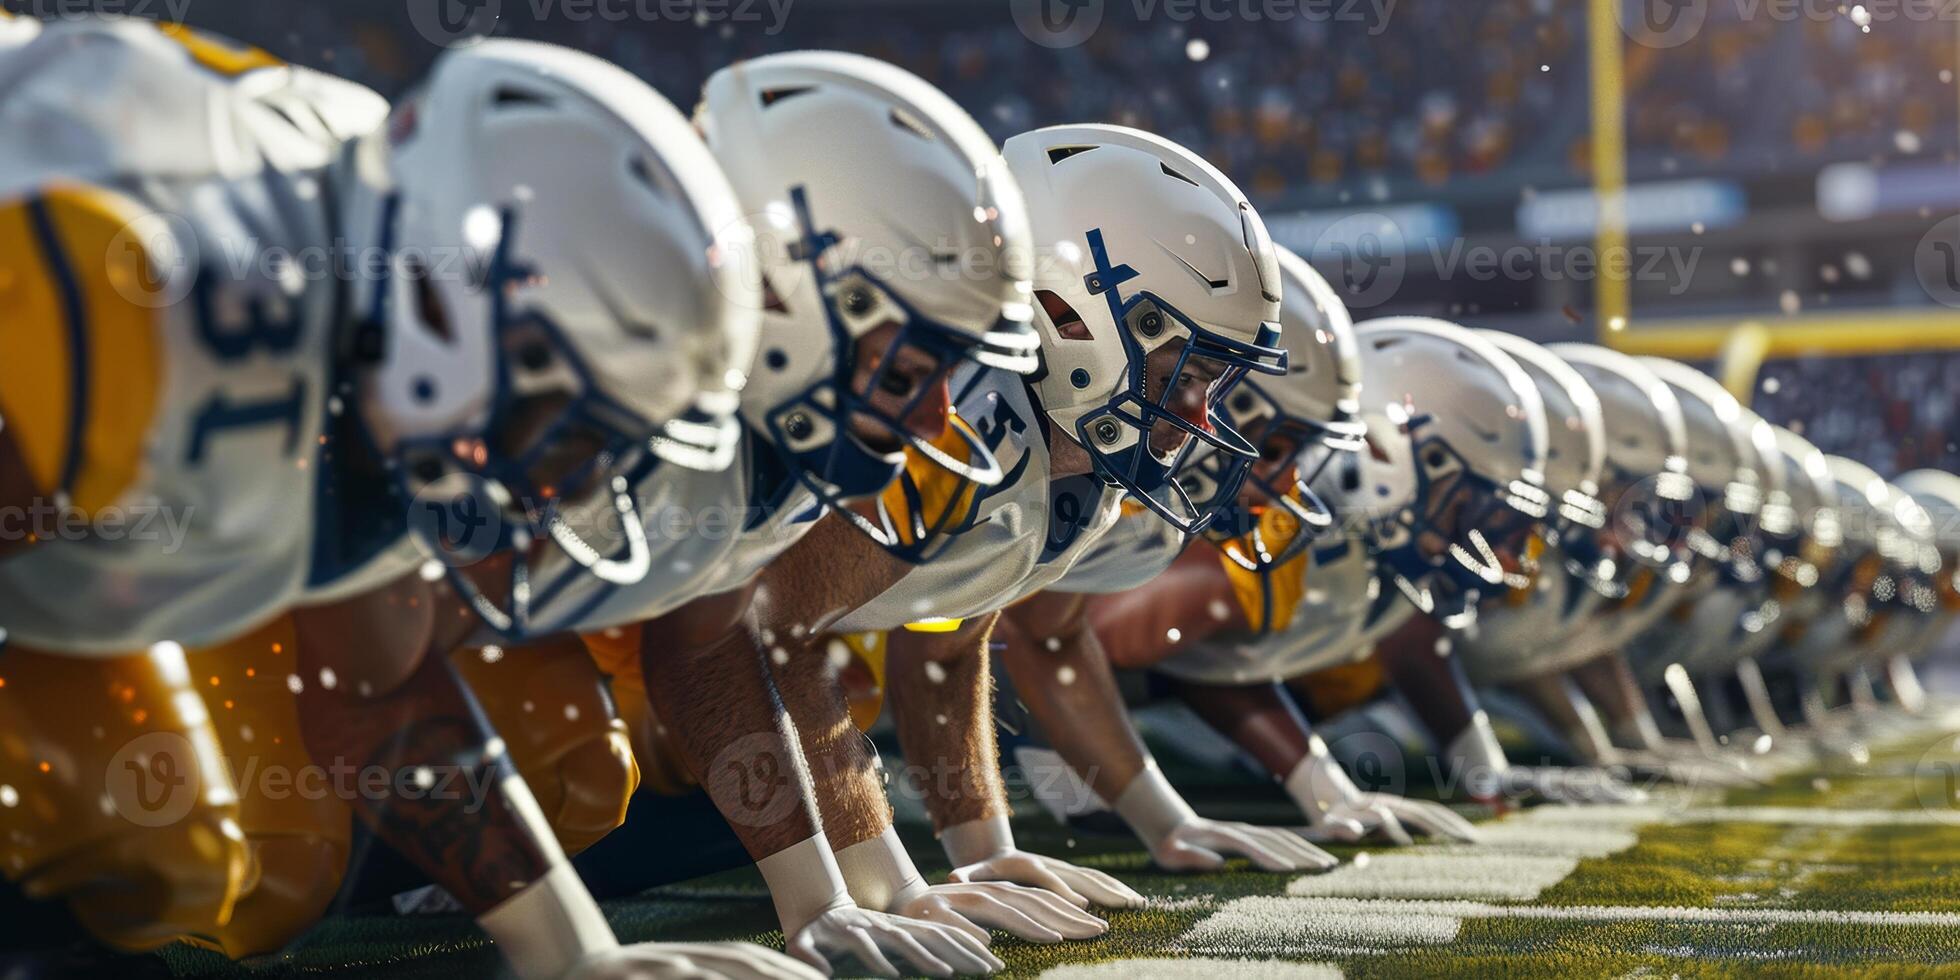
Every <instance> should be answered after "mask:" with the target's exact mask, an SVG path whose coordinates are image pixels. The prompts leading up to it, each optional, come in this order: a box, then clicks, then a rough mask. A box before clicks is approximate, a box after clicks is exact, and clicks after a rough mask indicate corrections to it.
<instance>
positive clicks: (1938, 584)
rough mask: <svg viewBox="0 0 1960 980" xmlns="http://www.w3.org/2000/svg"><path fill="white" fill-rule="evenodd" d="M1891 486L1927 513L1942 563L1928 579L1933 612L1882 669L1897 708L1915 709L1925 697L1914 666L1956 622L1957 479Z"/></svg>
mask: <svg viewBox="0 0 1960 980" xmlns="http://www.w3.org/2000/svg"><path fill="white" fill-rule="evenodd" d="M1893 486H1896V487H1898V488H1899V489H1900V490H1903V491H1905V492H1906V493H1908V494H1910V495H1911V496H1912V499H1913V500H1914V501H1916V502H1917V503H1918V504H1919V506H1920V507H1922V508H1924V509H1925V511H1926V516H1927V519H1928V520H1930V521H1931V522H1932V524H1931V532H1932V538H1933V541H1934V543H1935V546H1936V547H1937V548H1938V549H1939V553H1940V556H1941V559H1942V566H1941V571H1940V573H1939V574H1937V575H1933V576H1930V579H1931V585H1932V588H1933V589H1934V590H1935V592H1936V593H1937V595H1938V604H1937V607H1936V608H1935V609H1934V610H1933V612H1932V613H1931V614H1930V615H1928V616H1927V617H1926V620H1925V622H1924V624H1923V625H1922V626H1921V628H1920V630H1919V631H1918V632H1917V633H1916V634H1915V635H1914V636H1913V637H1912V639H1910V640H1908V641H1907V642H1905V643H1903V644H1901V647H1900V649H1899V652H1898V654H1897V655H1896V656H1894V657H1892V658H1890V659H1889V660H1888V661H1887V663H1886V664H1885V670H1886V674H1887V679H1888V681H1889V683H1890V684H1891V686H1892V689H1893V693H1894V696H1895V698H1896V699H1897V700H1898V702H1899V703H1900V704H1901V705H1904V706H1906V707H1908V708H1911V709H1913V710H1918V709H1919V708H1921V707H1923V706H1924V704H1925V701H1926V698H1925V693H1924V691H1923V690H1922V689H1921V688H1920V686H1919V682H1918V679H1917V672H1916V670H1915V668H1914V663H1915V662H1916V661H1919V660H1922V659H1924V658H1926V657H1927V656H1929V655H1931V654H1933V653H1935V652H1937V651H1939V650H1940V649H1942V645H1943V644H1944V643H1945V642H1946V640H1947V637H1948V635H1949V634H1950V633H1951V632H1952V628H1953V623H1954V621H1955V619H1956V618H1960V476H1955V475H1953V474H1952V473H1948V472H1945V471H1944V470H1930V469H1928V470H1913V471H1912V472H1910V473H1907V474H1905V475H1903V476H1901V477H1899V478H1898V479H1897V480H1894V481H1893Z"/></svg>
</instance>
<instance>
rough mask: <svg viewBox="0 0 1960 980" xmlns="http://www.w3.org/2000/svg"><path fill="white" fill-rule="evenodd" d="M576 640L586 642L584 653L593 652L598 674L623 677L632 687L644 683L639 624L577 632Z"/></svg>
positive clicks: (593, 660)
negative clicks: (641, 666) (641, 667)
mask: <svg viewBox="0 0 1960 980" xmlns="http://www.w3.org/2000/svg"><path fill="white" fill-rule="evenodd" d="M579 639H581V640H584V641H585V652H586V653H589V654H591V655H592V662H593V663H595V664H597V665H598V666H599V672H600V673H602V674H605V675H606V676H608V677H612V678H624V679H625V680H626V681H627V682H628V683H630V684H632V685H633V686H635V687H640V686H643V683H644V682H643V681H641V679H640V624H638V623H634V624H632V625H630V626H615V627H612V628H611V629H604V630H597V631H594V632H591V633H580V634H579Z"/></svg>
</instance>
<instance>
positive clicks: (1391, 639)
mask: <svg viewBox="0 0 1960 980" xmlns="http://www.w3.org/2000/svg"><path fill="white" fill-rule="evenodd" d="M1442 639H1443V627H1442V625H1441V624H1439V623H1437V622H1436V621H1435V620H1434V619H1431V618H1429V617H1428V616H1416V617H1414V618H1412V619H1410V620H1409V621H1408V623H1406V624H1405V625H1403V626H1402V628H1401V629H1398V630H1396V631H1395V632H1394V633H1392V634H1390V635H1389V636H1387V637H1385V638H1383V639H1382V641H1381V642H1380V643H1378V644H1376V647H1375V656H1377V657H1380V658H1381V662H1382V666H1383V667H1384V668H1386V669H1387V671H1388V675H1389V677H1390V678H1391V679H1392V680H1393V681H1394V682H1395V686H1396V688H1397V689H1398V690H1400V691H1401V692H1402V696H1403V697H1404V698H1406V699H1408V702H1409V705H1410V707H1411V708H1413V709H1414V710H1415V713H1416V716H1417V717H1418V718H1420V719H1421V720H1422V722H1423V724H1424V725H1427V726H1428V727H1429V731H1430V734H1432V735H1434V736H1435V737H1436V741H1437V744H1439V745H1448V744H1450V743H1451V742H1452V741H1453V740H1455V739H1456V737H1457V736H1458V735H1460V734H1462V733H1463V731H1464V730H1465V729H1467V728H1469V727H1470V724H1471V722H1472V721H1473V720H1475V718H1476V715H1477V711H1478V710H1479V705H1478V703H1477V695H1476V692H1475V691H1473V690H1471V688H1470V683H1469V680H1468V679H1467V678H1466V677H1465V676H1464V674H1463V667H1462V665H1461V664H1459V663H1457V662H1456V658H1454V657H1449V656H1443V655H1440V654H1439V653H1438V649H1439V648H1438V642H1439V641H1440V640H1442Z"/></svg>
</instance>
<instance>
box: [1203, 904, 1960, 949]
mask: <svg viewBox="0 0 1960 980" xmlns="http://www.w3.org/2000/svg"><path fill="white" fill-rule="evenodd" d="M1500 918H1502V919H1537V920H1547V921H1554V922H1602V923H1605V922H1655V923H1662V924H1666V925H1716V926H1737V927H1763V926H1779V925H1846V926H1868V927H1870V926H1885V927H1890V926H1924V927H1931V928H1940V929H1953V928H1960V914H1955V913H1949V912H1841V911H1835V910H1830V909H1733V908H1681V907H1676V906H1648V905H1639V906H1608V905H1562V906H1548V905H1498V904H1492V903H1489V902H1462V901H1428V900H1404V899H1352V898H1279V897H1258V898H1242V899H1238V900H1237V901H1234V902H1231V903H1229V904H1227V905H1226V906H1225V907H1224V908H1221V909H1219V910H1218V912H1217V913H1215V914H1213V915H1212V916H1211V917H1210V918H1208V919H1206V920H1205V921H1203V922H1200V923H1198V925H1197V926H1195V927H1193V928H1192V929H1191V931H1190V932H1188V933H1186V934H1185V935H1184V937H1183V938H1182V939H1181V940H1179V943H1178V945H1179V947H1180V948H1183V949H1188V950H1190V951H1192V952H1194V953H1205V954H1214V955H1215V954H1236V955H1256V956H1302V955H1309V956H1344V955H1345V956H1352V955H1366V954H1371V953H1382V952H1390V951H1393V950H1394V949H1396V948H1398V947H1410V946H1440V945H1444V944H1447V943H1451V942H1455V941H1456V939H1457V936H1458V934H1459V933H1460V931H1461V930H1462V928H1463V922H1464V920H1466V919H1500Z"/></svg>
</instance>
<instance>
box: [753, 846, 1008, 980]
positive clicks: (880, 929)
mask: <svg viewBox="0 0 1960 980" xmlns="http://www.w3.org/2000/svg"><path fill="white" fill-rule="evenodd" d="M755 866H756V870H758V871H760V872H762V878H763V880H764V881H766V882H767V883H768V885H769V897H770V899H771V900H772V901H774V902H775V904H776V917H777V918H778V919H779V920H780V921H781V922H782V925H783V937H784V940H785V942H784V945H785V946H786V947H787V948H788V951H789V954H790V955H791V956H794V957H796V958H797V959H800V960H802V961H804V962H805V963H808V964H810V965H811V966H814V967H816V968H817V969H818V970H820V971H822V972H823V973H824V974H825V975H829V973H830V964H831V961H833V960H835V961H838V962H843V961H845V960H850V959H855V960H857V962H858V964H859V965H861V966H862V967H864V969H866V970H868V971H870V972H872V973H875V974H877V975H878V976H885V977H896V976H898V975H899V971H898V968H897V967H895V966H893V965H892V960H891V957H897V958H898V959H899V960H900V961H902V962H904V963H905V964H906V965H907V966H909V967H911V968H912V971H911V972H918V973H924V974H926V975H927V976H934V977H950V976H953V975H954V974H987V973H992V972H994V971H995V970H998V969H1000V968H1001V967H1002V966H1003V965H1004V964H1002V963H1001V961H1000V960H998V959H996V958H994V955H993V954H992V953H989V952H987V947H986V946H985V945H984V944H983V943H982V942H980V941H979V940H976V939H975V938H974V937H973V936H972V935H971V934H969V933H968V932H966V931H964V930H962V929H960V928H955V927H952V926H948V925H941V924H939V923H934V922H926V921H924V920H920V919H908V918H905V917H903V916H896V915H887V914H885V913H883V912H871V911H867V910H865V909H861V908H858V907H857V905H855V904H853V903H852V901H851V896H850V893H849V892H848V891H847V890H846V889H845V887H844V876H843V874H842V872H840V871H839V870H838V866H837V860H836V858H835V857H833V856H832V855H831V853H830V844H829V842H828V841H826V840H825V839H824V835H823V833H822V832H818V833H816V834H815V835H812V836H811V837H810V838H808V839H806V840H803V841H799V842H797V843H795V844H792V845H790V846H789V847H786V848H784V849H782V850H780V851H777V852H776V853H774V854H771V855H769V856H768V857H765V858H763V859H762V860H760V861H757V862H756V863H755ZM966 928H967V929H973V928H975V927H974V926H973V925H972V924H971V923H966Z"/></svg>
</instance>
